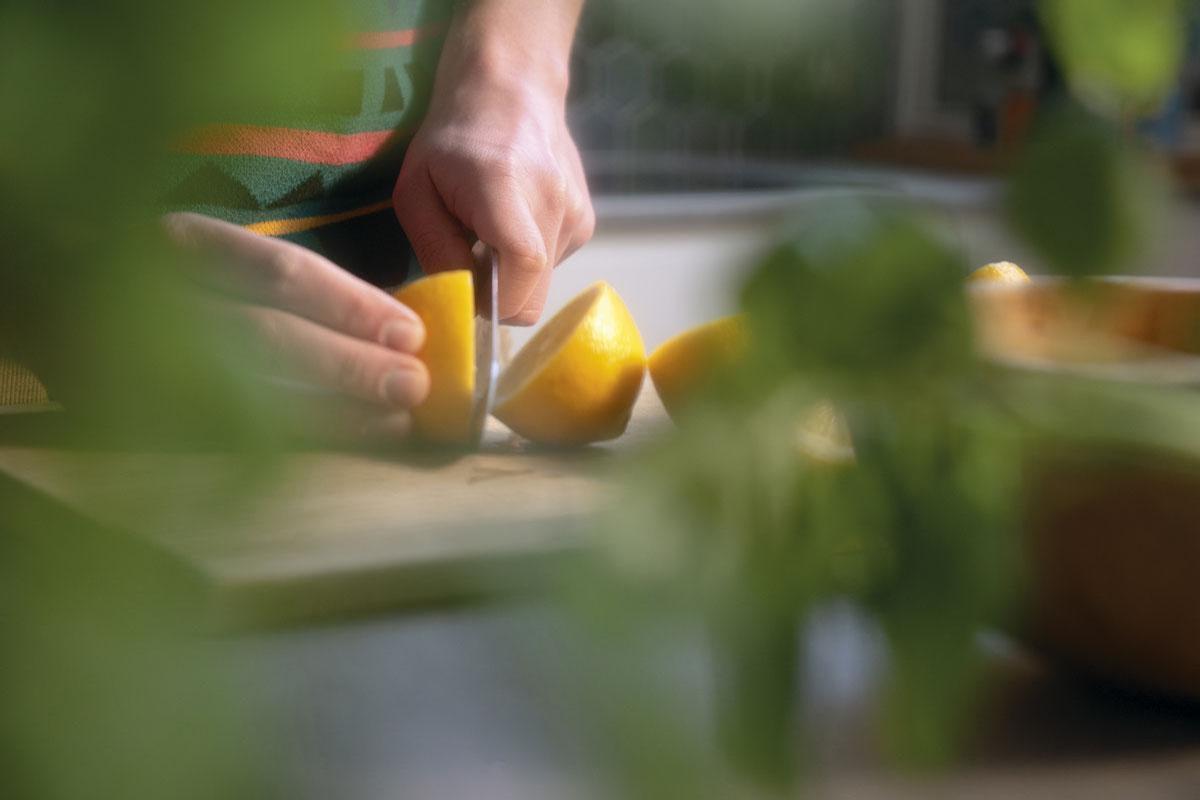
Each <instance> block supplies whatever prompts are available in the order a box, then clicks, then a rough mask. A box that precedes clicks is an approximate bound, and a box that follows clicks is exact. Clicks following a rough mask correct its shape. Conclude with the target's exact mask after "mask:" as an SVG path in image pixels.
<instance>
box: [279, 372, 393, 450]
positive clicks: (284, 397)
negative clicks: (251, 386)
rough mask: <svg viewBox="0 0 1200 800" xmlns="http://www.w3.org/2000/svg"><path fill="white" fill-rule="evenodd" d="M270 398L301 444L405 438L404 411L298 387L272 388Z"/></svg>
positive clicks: (354, 443) (382, 442)
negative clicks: (284, 416)
mask: <svg viewBox="0 0 1200 800" xmlns="http://www.w3.org/2000/svg"><path fill="white" fill-rule="evenodd" d="M272 401H273V402H275V403H276V404H277V405H278V407H279V408H280V409H281V410H282V413H285V414H286V419H285V421H286V423H287V425H288V428H287V429H288V430H289V431H292V432H293V435H294V436H295V438H296V439H297V440H298V441H299V442H301V443H303V444H314V445H318V446H323V445H334V446H345V445H349V446H355V447H361V446H371V445H376V446H387V445H391V444H396V443H398V442H401V441H403V440H404V439H406V438H408V435H409V433H410V432H411V430H412V417H411V415H410V414H409V412H407V411H403V410H397V409H392V408H387V407H383V406H379V405H375V404H372V403H363V402H360V401H357V400H355V399H353V398H349V397H344V396H341V395H334V394H322V393H319V392H314V391H312V390H311V389H307V390H306V389H304V388H300V387H288V386H279V387H274V388H273V392H272Z"/></svg>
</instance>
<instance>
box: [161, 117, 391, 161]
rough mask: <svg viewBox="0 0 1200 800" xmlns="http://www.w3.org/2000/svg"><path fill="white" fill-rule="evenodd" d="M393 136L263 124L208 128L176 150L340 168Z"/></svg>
mask: <svg viewBox="0 0 1200 800" xmlns="http://www.w3.org/2000/svg"><path fill="white" fill-rule="evenodd" d="M395 134H396V131H393V130H386V131H366V132H364V133H330V132H328V131H309V130H302V129H299V128H270V127H266V126H262V125H208V126H205V127H203V128H201V129H199V130H198V131H196V132H195V133H193V134H192V135H190V136H188V137H187V138H186V139H184V140H183V141H182V142H180V144H179V149H181V150H182V151H183V152H185V153H193V154H196V155H205V156H266V157H268V158H287V159H291V160H292V161H303V162H305V163H306V164H324V165H328V166H343V165H345V164H356V163H358V162H360V161H366V160H367V159H368V158H370V157H371V156H373V155H375V154H376V153H377V152H379V149H380V148H381V147H382V146H383V145H384V143H385V142H387V140H388V139H390V138H391V137H392V136H394V135H395Z"/></svg>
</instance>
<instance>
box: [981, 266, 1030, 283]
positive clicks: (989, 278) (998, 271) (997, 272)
mask: <svg viewBox="0 0 1200 800" xmlns="http://www.w3.org/2000/svg"><path fill="white" fill-rule="evenodd" d="M967 280H968V281H969V282H971V283H974V282H976V281H978V282H981V283H1029V276H1028V275H1026V274H1025V270H1023V269H1021V268H1020V267H1018V266H1017V265H1016V264H1014V263H1012V262H1011V261H997V262H995V263H994V264H985V265H984V266H982V267H980V268H979V269H977V270H975V271H974V272H972V273H971V274H970V275H968V276H967Z"/></svg>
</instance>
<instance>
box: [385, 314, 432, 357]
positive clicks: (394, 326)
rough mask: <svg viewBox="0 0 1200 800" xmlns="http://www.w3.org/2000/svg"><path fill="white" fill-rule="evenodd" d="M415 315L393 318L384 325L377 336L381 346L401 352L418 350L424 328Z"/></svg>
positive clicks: (422, 340)
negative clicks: (411, 317)
mask: <svg viewBox="0 0 1200 800" xmlns="http://www.w3.org/2000/svg"><path fill="white" fill-rule="evenodd" d="M410 313H411V312H410ZM415 316H416V315H414V319H412V320H407V319H395V320H392V321H391V322H389V323H387V324H386V325H384V326H383V331H382V332H381V334H380V337H379V339H380V342H381V343H382V344H383V346H384V347H387V348H390V349H392V350H399V351H400V352H402V353H415V352H416V351H417V350H419V349H420V348H421V344H422V343H423V342H424V341H425V330H424V328H423V327H422V325H421V321H420V320H419V319H415Z"/></svg>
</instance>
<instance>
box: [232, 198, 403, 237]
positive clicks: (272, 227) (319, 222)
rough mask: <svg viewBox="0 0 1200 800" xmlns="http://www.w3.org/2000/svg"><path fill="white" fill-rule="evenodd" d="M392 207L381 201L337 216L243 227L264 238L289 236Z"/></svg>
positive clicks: (258, 223) (302, 218) (273, 221)
mask: <svg viewBox="0 0 1200 800" xmlns="http://www.w3.org/2000/svg"><path fill="white" fill-rule="evenodd" d="M391 207H392V201H391V200H381V201H379V202H378V203H372V204H371V205H369V206H362V207H361V208H352V209H350V210H349V211H340V212H338V213H336V214H324V215H322V216H319V217H294V218H292V219H269V220H266V221H264V222H253V223H251V224H249V225H244V226H243V227H244V228H245V229H246V230H248V231H250V232H252V233H260V234H262V235H263V236H287V235H288V234H292V233H300V232H301V231H310V230H312V229H313V228H320V227H322V226H324V225H332V224H333V223H335V222H344V221H346V220H348V219H355V218H356V217H365V216H367V215H368V214H374V213H376V212H378V211H383V210H384V209H387V208H391Z"/></svg>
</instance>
